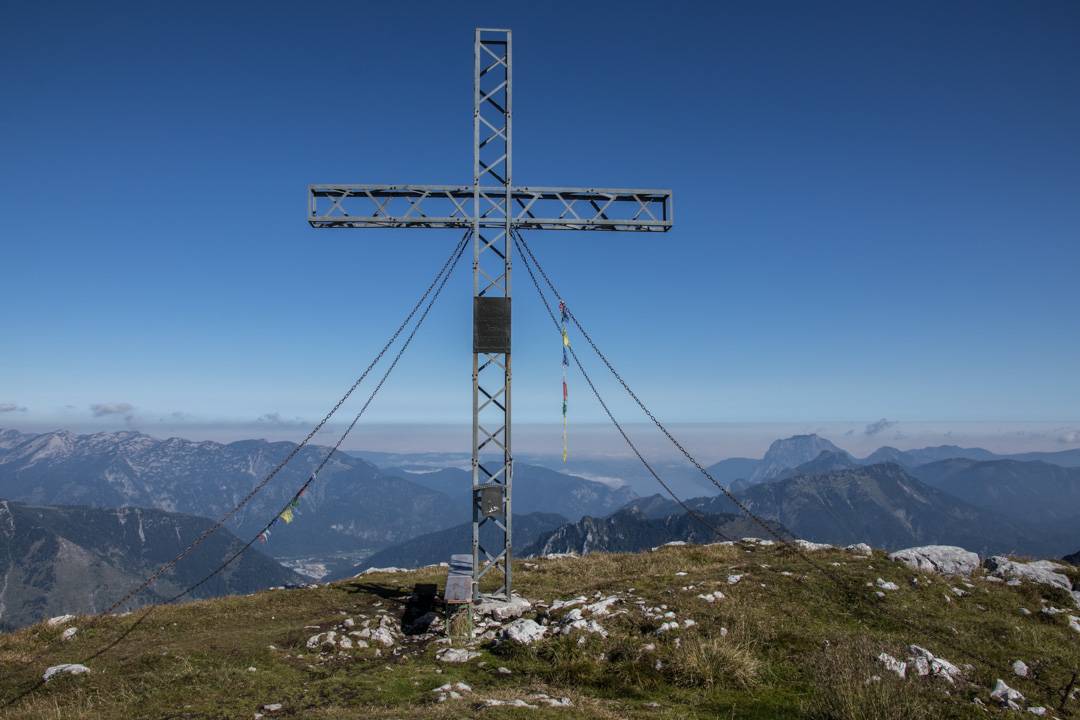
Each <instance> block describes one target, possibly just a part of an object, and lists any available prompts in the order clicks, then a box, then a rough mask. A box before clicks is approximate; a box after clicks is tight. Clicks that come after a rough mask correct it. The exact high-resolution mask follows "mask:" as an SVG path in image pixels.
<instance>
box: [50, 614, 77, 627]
mask: <svg viewBox="0 0 1080 720" xmlns="http://www.w3.org/2000/svg"><path fill="white" fill-rule="evenodd" d="M74 619H75V616H74V615H57V616H56V617H53V618H49V619H48V620H46V621H45V624H46V625H48V626H49V627H56V626H57V625H66V624H68V623H69V622H71V621H72V620H74Z"/></svg>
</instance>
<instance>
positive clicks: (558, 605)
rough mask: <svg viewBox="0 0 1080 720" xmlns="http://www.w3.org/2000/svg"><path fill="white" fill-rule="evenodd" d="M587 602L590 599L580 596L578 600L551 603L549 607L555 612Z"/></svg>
mask: <svg viewBox="0 0 1080 720" xmlns="http://www.w3.org/2000/svg"><path fill="white" fill-rule="evenodd" d="M587 601H588V598H587V597H585V596H584V595H578V596H577V597H576V598H571V599H570V600H556V601H555V602H553V603H551V607H549V608H548V610H550V611H552V612H554V611H555V610H561V609H562V608H567V607H573V606H575V605H581V604H582V603H584V602H587Z"/></svg>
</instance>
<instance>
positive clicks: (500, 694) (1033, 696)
mask: <svg viewBox="0 0 1080 720" xmlns="http://www.w3.org/2000/svg"><path fill="white" fill-rule="evenodd" d="M810 555H811V556H812V558H813V560H814V561H815V562H816V563H817V564H819V565H820V566H822V567H824V568H826V569H827V570H828V571H830V572H831V573H833V575H834V576H835V577H836V578H837V579H838V580H840V581H841V582H842V583H843V584H844V587H843V588H840V587H838V586H837V584H835V583H834V582H833V581H832V580H830V579H828V578H827V577H825V576H824V575H823V574H822V573H821V572H820V571H818V570H816V569H814V568H811V567H810V566H808V565H807V564H806V562H805V561H804V560H803V559H801V558H800V557H798V555H796V554H795V553H794V552H793V551H792V550H791V549H788V548H783V547H779V546H759V545H755V544H750V543H740V544H736V545H734V546H732V545H723V544H721V545H711V546H683V547H665V548H662V549H660V550H658V551H655V552H651V553H640V554H610V555H606V554H598V555H590V556H587V557H584V558H561V559H541V560H535V561H519V562H518V563H516V564H515V580H516V586H517V591H518V592H519V593H521V595H523V596H524V597H525V598H528V599H529V600H531V601H533V602H534V603H535V604H536V605H535V606H534V608H533V609H532V610H530V611H529V612H527V613H526V614H525V617H526V618H534V619H538V620H540V621H541V623H545V622H546V623H547V627H548V632H547V634H546V636H545V637H544V638H543V639H541V640H539V641H538V642H536V643H535V644H531V645H521V644H518V643H514V642H503V643H500V644H493V643H492V642H490V641H484V640H481V641H479V642H477V643H476V644H475V645H474V646H473V647H472V649H473V650H475V651H477V652H478V653H479V654H478V655H477V656H476V657H473V658H472V659H470V660H469V661H467V662H464V663H449V662H444V661H441V660H439V659H437V658H436V653H437V652H438V651H440V650H442V649H444V648H446V647H447V646H448V645H447V643H446V642H445V641H440V638H441V637H443V636H444V634H443V633H434V634H430V635H417V636H408V635H404V634H403V633H402V632H401V628H400V618H401V615H402V610H403V608H404V605H405V601H406V598H407V597H408V596H409V594H410V593H411V591H412V588H413V585H414V584H415V583H418V582H440V585H441V582H442V580H443V578H444V576H445V570H441V571H440V570H438V569H436V568H429V569H425V570H419V571H415V572H410V573H390V574H372V575H365V576H362V577H359V578H356V579H352V580H346V581H342V582H339V583H335V584H332V585H328V586H324V587H319V588H314V589H296V590H276V591H267V592H262V593H258V594H255V595H251V596H246V597H229V598H222V599H216V600H207V601H199V602H192V603H189V604H185V605H180V606H166V607H161V608H159V609H158V610H156V611H155V612H154V614H153V615H152V616H151V617H150V619H149V620H148V621H147V622H146V623H143V624H142V625H141V626H140V627H138V628H137V629H136V630H134V632H132V633H131V634H130V635H129V636H128V637H127V638H126V639H124V640H123V641H122V642H121V643H119V644H118V645H116V647H114V648H113V649H112V650H110V651H109V652H107V653H105V654H103V655H101V656H100V657H98V658H96V659H93V660H89V661H87V662H86V664H87V665H88V666H89V668H90V673H89V674H82V675H60V676H57V677H55V678H53V679H52V680H51V681H50V682H49V683H48V684H46V685H45V686H43V687H41V688H40V689H38V690H37V691H36V692H35V693H32V694H31V695H29V696H27V697H26V698H24V699H23V700H21V701H19V702H17V703H16V704H14V705H11V706H9V707H7V708H5V709H4V710H0V720H8V719H11V720H14V719H15V718H19V719H20V720H22V719H27V720H30V719H33V720H44V719H45V718H50V719H56V718H65V719H67V718H87V719H89V718H94V719H99V718H100V719H116V720H120V719H124V720H127V719H128V718H249V719H250V718H255V717H256V714H257V713H261V714H262V715H263V716H264V717H265V718H267V719H268V720H269V719H270V718H279V717H281V718H299V717H303V718H326V719H331V718H333V719H337V718H363V719H364V720H376V719H379V718H432V719H435V718H460V717H479V718H492V719H496V718H532V719H535V720H542V719H543V718H611V719H613V720H614V719H616V718H649V719H650V720H656V719H657V718H672V719H674V718H716V717H719V718H836V719H837V720H840V719H846V718H851V719H853V720H854V719H856V718H864V719H867V720H869V719H870V718H886V719H890V718H896V719H897V720H899V719H900V718H905V719H907V718H968V717H970V718H984V717H987V716H988V715H990V716H998V715H1000V716H1003V717H1004V716H1005V715H1006V713H1007V711H1004V710H999V709H997V708H996V707H994V705H993V702H992V701H991V700H990V697H989V691H990V688H991V687H992V686H993V684H994V682H995V681H996V680H997V679H998V678H1001V679H1004V680H1005V682H1006V683H1008V684H1009V685H1010V686H1011V687H1013V688H1016V689H1017V690H1019V691H1020V692H1022V693H1023V694H1024V695H1025V696H1027V704H1028V705H1043V706H1047V709H1048V712H1047V715H1046V716H1047V717H1053V716H1057V717H1061V718H1066V717H1074V716H1080V700H1075V699H1074V700H1072V701H1071V703H1070V704H1069V705H1068V706H1067V709H1066V710H1065V711H1064V712H1059V711H1057V710H1056V709H1055V707H1051V703H1052V705H1053V706H1056V705H1057V704H1058V702H1060V698H1057V699H1056V700H1052V699H1051V698H1047V697H1046V696H1045V695H1044V694H1042V693H1041V691H1040V689H1039V686H1038V685H1037V684H1036V681H1035V680H1033V678H1037V679H1038V680H1039V681H1042V682H1044V683H1046V684H1048V685H1051V686H1054V687H1057V688H1060V687H1064V685H1065V684H1066V683H1067V682H1068V679H1069V677H1070V675H1071V671H1072V670H1073V669H1075V668H1080V632H1077V631H1076V630H1074V629H1073V628H1071V627H1070V626H1069V617H1070V614H1072V615H1076V614H1080V613H1078V611H1077V610H1076V608H1075V606H1074V604H1073V600H1072V598H1070V597H1069V596H1068V594H1067V593H1065V592H1063V591H1060V590H1058V589H1056V588H1052V587H1049V586H1046V585H1036V584H1032V583H1023V584H1020V585H1018V586H1009V585H1006V584H1005V583H1002V582H990V581H988V580H987V579H986V578H985V576H984V575H983V574H982V571H977V572H976V575H975V576H974V577H972V578H970V579H961V578H945V577H941V576H936V575H923V574H918V573H916V572H914V571H912V570H910V569H908V568H907V567H905V566H903V565H901V564H898V563H894V562H892V561H890V560H888V559H887V558H886V557H885V556H884V555H882V554H880V553H874V555H873V556H871V557H860V556H858V555H855V554H852V553H850V552H846V551H843V550H818V551H812V552H811V553H810ZM736 575H738V576H741V577H740V578H738V579H737V580H736V579H735V578H734V577H731V576H736ZM879 579H881V580H882V581H884V582H883V583H878V580H879ZM913 579H914V580H916V581H917V582H913ZM1076 579H1077V578H1076V577H1075V576H1074V577H1073V580H1074V582H1075V580H1076ZM733 580H734V582H732V581H733ZM890 582H891V583H895V585H896V586H897V589H886V588H882V587H881V585H882V584H884V585H886V586H887V587H891V586H889V585H888V584H889V583H890ZM868 584H869V586H868ZM717 591H719V592H720V593H722V595H723V598H716V596H715V595H713V593H715V592H717ZM702 595H706V596H710V597H713V598H714V601H713V602H709V601H707V600H705V599H703V598H702V597H700V596H702ZM576 596H585V597H586V601H585V602H581V603H578V604H576V605H573V606H569V607H562V608H558V609H552V610H548V609H546V608H545V605H548V606H550V605H551V604H552V603H553V602H554V601H557V600H564V601H565V600H570V599H571V598H574V597H576ZM882 596H883V597H882ZM611 597H615V598H616V600H614V601H612V602H608V603H600V606H603V607H602V608H601V609H598V610H584V611H583V610H582V608H583V607H585V606H586V605H589V604H592V603H596V602H597V601H598V600H602V599H607V598H611ZM593 607H594V608H597V607H598V606H597V605H594V606H593ZM1046 608H1061V609H1064V610H1066V611H1067V612H1064V613H1053V612H1043V610H1044V609H1046ZM1024 610H1027V611H1030V614H1027V613H1025V612H1024ZM575 611H577V614H580V615H581V619H583V620H585V622H584V623H579V624H580V625H584V626H585V627H584V628H581V629H575V630H571V631H569V632H568V634H561V633H559V632H558V631H557V628H561V627H566V626H567V622H568V618H566V615H567V613H575ZM669 613H670V615H669ZM577 614H575V615H574V616H573V617H577ZM134 617H135V616H129V617H117V618H108V619H106V620H105V621H104V622H103V623H102V624H100V625H98V626H97V627H95V628H93V629H90V630H88V631H86V632H83V631H81V630H80V631H78V632H76V634H75V637H74V638H73V639H71V640H67V641H61V642H58V643H56V644H55V645H54V647H53V648H52V649H51V650H50V651H49V652H48V654H47V655H46V656H45V657H44V658H42V659H40V660H39V661H37V662H35V663H30V662H29V661H30V659H31V658H32V657H33V656H34V655H35V654H36V653H38V652H39V651H40V650H41V648H42V647H43V646H44V644H45V643H46V642H47V641H49V640H51V639H53V638H55V637H57V636H58V635H59V634H60V633H61V631H62V630H63V629H64V628H65V627H79V625H80V623H81V622H85V619H84V618H76V619H75V620H74V621H72V622H71V623H69V624H67V625H60V626H55V627H49V626H47V625H46V624H44V623H42V624H38V625H35V626H33V627H30V628H27V629H25V630H22V631H20V632H17V633H12V634H8V635H0V697H3V698H10V697H12V696H13V695H15V694H16V693H17V692H18V691H19V690H20V689H21V688H23V687H24V686H25V685H27V684H31V683H33V682H34V681H35V680H36V679H38V678H40V677H41V674H42V672H43V671H44V669H45V668H46V667H48V666H51V665H56V664H59V663H68V662H80V661H82V659H83V658H85V657H87V656H89V655H90V654H91V653H93V652H94V651H96V650H98V649H99V648H100V647H101V646H102V645H104V644H106V643H108V642H109V641H111V640H112V639H114V638H115V637H116V636H117V635H118V634H119V633H121V632H122V631H123V630H124V628H125V627H126V626H127V625H129V624H130V623H131V621H132V619H133V618H134ZM383 617H386V618H387V619H381V618H383ZM590 620H592V621H594V623H595V624H590V623H589V622H588V621H590ZM687 621H692V623H691V622H687ZM905 621H910V622H913V623H915V624H916V625H918V626H919V627H918V628H912V627H910V626H909V625H907V624H906V622H905ZM500 622H501V624H502V626H505V625H507V624H509V623H510V622H511V621H510V620H505V621H500ZM665 623H676V624H677V625H678V627H674V628H673V627H671V626H670V625H668V626H666V628H665V629H664V630H662V631H661V632H659V633H658V632H657V631H658V630H660V629H661V628H662V627H665ZM365 626H366V627H365ZM597 627H600V628H602V629H603V631H604V632H605V633H606V634H607V635H606V637H605V636H603V635H602V634H600V633H599V632H593V631H590V630H594V631H595V630H596V629H597ZM380 628H382V629H384V630H385V631H386V632H385V633H384V632H382V630H381V629H380ZM329 630H334V631H335V632H336V633H337V636H336V638H337V639H336V640H334V641H330V640H327V641H326V642H325V643H323V644H321V646H320V643H321V642H322V640H326V636H323V638H322V639H321V640H314V641H312V645H311V646H309V640H311V638H313V636H315V635H317V634H319V633H323V632H326V631H329ZM477 631H478V633H483V632H485V631H486V632H487V633H488V636H489V637H490V636H491V635H499V634H501V632H502V628H501V627H499V626H498V625H496V624H491V625H488V626H485V625H483V624H482V623H481V624H478V629H477ZM349 632H352V633H354V635H352V636H350V635H348V634H347V633H349ZM361 636H366V637H364V638H362V637H361ZM343 637H349V638H351V640H350V641H349V642H344V643H342V642H341V638H343ZM380 638H381V639H383V640H388V641H389V642H390V643H392V645H389V646H383V645H382V644H380V642H379V639H380ZM942 638H944V640H943V639H942ZM360 640H363V642H360ZM946 640H947V641H949V642H946ZM365 643H366V644H368V647H359V646H360V645H363V644H365ZM350 644H351V645H352V647H342V646H343V645H350ZM912 644H917V645H919V646H922V647H924V648H926V649H927V650H929V651H930V652H932V653H933V654H934V655H936V656H939V657H942V658H946V659H948V660H949V661H951V662H952V663H953V664H955V665H957V666H959V667H960V670H961V672H962V673H963V677H962V678H961V679H958V680H956V681H955V684H954V683H950V682H948V681H946V680H944V679H941V678H935V677H933V676H927V677H917V676H916V675H917V674H916V673H915V672H914V669H911V671H910V672H909V673H908V677H907V679H904V680H901V679H900V678H898V677H897V676H896V675H895V674H894V673H892V672H890V671H888V670H887V669H886V667H885V666H884V665H883V664H882V663H881V662H879V661H878V660H877V659H876V658H877V656H878V655H879V654H880V653H882V652H887V653H889V654H890V655H892V656H894V657H896V658H900V659H904V658H906V657H907V656H908V655H910V654H911V653H910V651H909V650H908V647H909V645H912ZM956 646H960V647H962V648H963V649H965V650H967V651H969V652H971V653H972V654H974V655H978V656H979V657H980V658H982V659H984V660H987V661H989V662H990V663H992V666H987V665H986V664H984V663H983V662H981V661H976V660H974V659H972V658H971V657H968V656H966V655H965V654H963V652H961V650H960V649H959V648H957V647H956ZM1016 660H1023V661H1024V663H1026V664H1027V665H1028V666H1029V668H1030V675H1031V677H1029V678H1021V677H1018V676H1016V675H1015V674H1014V672H1013V670H1012V665H1013V663H1014V661H1016ZM969 664H970V666H969ZM912 676H915V677H912ZM447 683H450V684H451V685H452V687H451V688H449V689H446V690H443V691H442V692H433V690H435V689H436V688H439V687H441V686H443V685H445V684H447ZM455 683H463V684H464V685H466V686H467V689H466V688H464V687H461V686H453V684H455ZM451 690H452V691H453V692H454V693H455V694H456V695H459V696H460V697H454V696H453V695H451V694H450V692H451ZM440 696H441V697H442V698H443V701H441V702H440ZM976 698H978V699H980V700H981V701H982V702H984V703H986V706H981V705H978V704H976V703H975V702H974V700H975V699H976ZM564 699H565V700H568V701H569V704H567V703H566V702H565V701H564ZM490 701H501V702H506V703H512V702H515V701H518V702H519V704H520V703H525V704H528V705H530V706H532V707H514V706H512V705H506V704H503V705H494V704H491V702H490ZM278 704H279V705H280V708H279V709H275V705H278ZM264 706H269V709H264ZM1069 708H1071V712H1073V713H1074V715H1069V712H1070V709H1069ZM1026 715H1027V713H1026V712H1025V713H1024V716H1026ZM1017 717H1020V715H1018V716H1017Z"/></svg>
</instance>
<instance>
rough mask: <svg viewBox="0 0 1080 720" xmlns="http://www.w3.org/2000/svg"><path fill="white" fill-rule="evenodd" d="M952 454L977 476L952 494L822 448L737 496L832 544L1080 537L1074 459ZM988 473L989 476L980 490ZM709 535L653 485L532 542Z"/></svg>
mask: <svg viewBox="0 0 1080 720" xmlns="http://www.w3.org/2000/svg"><path fill="white" fill-rule="evenodd" d="M948 463H949V467H950V468H954V469H955V467H957V466H962V467H967V468H975V470H973V471H970V472H971V474H973V475H974V478H969V479H968V480H967V481H966V484H961V485H960V486H961V487H962V488H964V489H965V490H966V491H967V492H961V493H959V494H953V493H950V492H948V491H947V487H946V488H942V487H936V486H934V485H933V484H930V483H926V482H923V481H922V480H920V479H918V477H916V476H915V475H914V474H913V471H911V470H908V469H905V468H903V467H901V466H900V465H898V464H896V463H891V462H890V463H879V464H875V465H859V464H858V463H855V462H854V461H853V460H852V459H851V458H850V456H848V455H846V454H839V453H836V452H833V451H830V450H823V451H822V452H821V454H820V455H819V456H818V457H817V458H815V459H813V460H811V461H810V462H808V463H804V464H803V465H800V466H799V467H798V468H796V469H794V470H792V469H788V470H784V471H782V472H781V473H780V474H781V477H780V478H778V479H775V480H772V481H769V482H760V483H758V484H756V485H751V486H749V487H744V488H743V489H741V490H737V491H735V497H736V498H737V499H738V500H739V502H740V503H741V504H742V505H743V506H745V507H747V508H749V509H750V510H751V511H752V512H754V513H755V514H757V515H758V516H759V517H761V518H763V519H765V520H767V521H769V522H772V523H774V525H775V526H776V527H783V528H785V529H786V530H787V531H789V534H790V535H792V536H794V537H799V538H804V539H807V540H811V541H815V542H824V543H830V544H834V545H848V544H852V543H859V542H865V543H870V544H873V545H876V546H879V547H885V548H890V549H898V548H902V547H911V546H915V545H930V544H946V545H959V546H962V547H967V548H971V549H972V550H976V551H978V552H981V553H984V554H992V553H1003V552H1021V553H1026V554H1037V555H1049V556H1054V555H1060V554H1061V553H1063V552H1068V550H1070V549H1073V548H1075V547H1076V546H1077V544H1080V530H1078V528H1080V524H1078V523H1077V522H1076V519H1075V517H1074V516H1072V515H1070V513H1075V512H1076V510H1077V508H1078V507H1080V503H1077V502H1076V501H1075V498H1076V496H1077V495H1076V494H1077V493H1078V492H1080V479H1074V475H1073V474H1074V472H1075V469H1069V468H1057V469H1056V470H1053V471H1050V472H1049V474H1048V476H1047V475H1040V468H1039V467H1030V466H1037V465H1040V463H1024V462H1017V461H1011V460H1004V461H990V462H989V463H978V462H977V461H967V460H960V461H948ZM969 463H970V464H969ZM1016 466H1019V469H1018V468H1017V467H1016ZM924 467H927V466H924ZM1052 467H1055V468H1056V466H1052ZM1010 469H1011V470H1012V477H1016V476H1017V474H1018V473H1023V471H1026V473H1028V474H1031V475H1033V476H1035V477H1041V478H1042V479H1043V480H1042V481H1041V482H1035V481H1032V482H1031V483H1028V485H1026V486H1023V485H1022V486H1020V488H1019V489H1017V488H1016V487H1014V485H1011V484H1010V483H1009V481H1008V476H1006V475H1005V473H1004V470H1010ZM1059 471H1060V472H1059ZM940 474H942V475H945V476H946V477H945V478H944V479H941V480H939V482H940V484H942V485H946V482H945V480H946V479H948V477H953V479H954V480H955V476H947V474H944V473H940ZM983 476H988V477H989V480H988V481H986V482H985V486H986V487H985V488H984V489H982V490H980V489H979V488H980V485H979V482H980V478H981V477H983ZM956 483H957V484H958V483H959V481H956ZM1027 487H1030V488H1031V489H1030V491H1029V490H1027V489H1026V488H1027ZM1014 495H1015V496H1020V497H1022V498H1023V503H1019V502H1018V503H1017V504H1016V506H1015V507H1012V506H1011V505H1010V498H1011V497H1013V496H1014ZM686 502H687V505H688V506H690V507H691V508H693V509H695V510H696V511H698V512H701V513H706V514H708V515H710V516H717V517H721V516H724V517H728V516H736V514H737V513H739V512H740V510H739V508H738V507H737V506H736V505H735V503H734V502H732V501H731V500H729V499H728V498H727V497H724V496H709V497H700V498H692V499H690V500H688V501H686ZM1053 507H1060V508H1062V509H1061V510H1060V511H1059V515H1060V517H1058V516H1056V515H1055V514H1054V511H1053V510H1052V508H1053ZM1051 520H1056V522H1052V521H1051ZM744 530H745V531H746V532H747V533H748V534H750V535H755V536H762V535H763V532H762V529H761V528H760V527H758V526H756V525H751V526H749V527H747V528H744ZM736 536H737V535H736ZM702 537H703V530H702V528H701V527H700V523H695V522H693V519H692V518H691V517H689V516H688V515H687V513H685V512H684V511H683V510H682V508H681V507H680V506H679V505H678V504H677V503H675V502H674V501H672V500H669V499H668V498H666V497H662V496H660V495H654V496H651V497H645V498H638V499H636V500H634V501H632V502H631V503H630V504H628V505H627V506H626V507H625V508H624V509H623V510H620V511H619V512H617V513H614V514H612V515H610V516H608V517H606V518H600V519H597V518H590V517H586V518H583V519H582V520H580V521H579V522H577V523H570V524H567V525H564V526H563V527H561V528H558V529H557V530H554V531H552V533H550V534H549V535H548V536H545V537H542V538H541V539H540V540H538V542H537V543H536V544H535V545H534V546H533V547H531V548H530V551H532V552H536V553H542V552H568V551H570V549H573V550H574V551H575V552H583V551H586V550H588V551H614V550H620V551H633V550H642V549H646V548H648V547H651V546H653V545H658V544H661V543H663V542H670V541H674V540H682V541H687V542H701V541H702V539H701V538H702Z"/></svg>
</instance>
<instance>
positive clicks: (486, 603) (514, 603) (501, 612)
mask: <svg viewBox="0 0 1080 720" xmlns="http://www.w3.org/2000/svg"><path fill="white" fill-rule="evenodd" d="M531 609H532V603H531V602H529V601H528V600H526V599H525V598H523V597H521V596H520V595H514V596H513V597H511V598H510V599H509V600H503V599H501V598H493V597H485V598H483V599H482V600H481V601H480V602H479V603H478V604H477V605H476V607H475V608H474V611H475V612H476V615H477V617H484V616H489V617H493V618H495V619H496V620H509V619H511V618H519V617H521V616H522V615H524V614H525V613H526V612H527V611H528V610H531Z"/></svg>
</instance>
